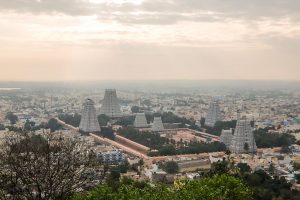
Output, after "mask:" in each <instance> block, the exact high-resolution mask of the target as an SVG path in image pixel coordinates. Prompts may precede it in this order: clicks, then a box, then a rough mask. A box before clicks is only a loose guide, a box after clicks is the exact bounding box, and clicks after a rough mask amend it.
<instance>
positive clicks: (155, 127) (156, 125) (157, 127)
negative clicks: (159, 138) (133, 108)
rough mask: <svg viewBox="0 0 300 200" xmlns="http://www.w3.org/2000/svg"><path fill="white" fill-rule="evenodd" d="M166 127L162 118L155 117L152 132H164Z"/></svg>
mask: <svg viewBox="0 0 300 200" xmlns="http://www.w3.org/2000/svg"><path fill="white" fill-rule="evenodd" d="M164 129H165V128H164V125H163V123H162V120H161V117H154V120H153V124H152V131H154V132H159V131H163V130H164Z"/></svg>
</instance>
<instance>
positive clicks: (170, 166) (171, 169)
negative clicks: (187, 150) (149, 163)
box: [163, 161, 179, 174]
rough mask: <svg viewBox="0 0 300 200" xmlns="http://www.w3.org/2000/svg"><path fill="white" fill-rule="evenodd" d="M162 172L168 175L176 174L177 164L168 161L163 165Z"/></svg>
mask: <svg viewBox="0 0 300 200" xmlns="http://www.w3.org/2000/svg"><path fill="white" fill-rule="evenodd" d="M163 168H164V170H165V171H166V172H167V173H169V174H176V173H178V171H179V167H178V164H177V162H175V161H168V162H166V163H165V164H164V165H163Z"/></svg>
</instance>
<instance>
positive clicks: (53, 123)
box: [46, 118, 62, 132]
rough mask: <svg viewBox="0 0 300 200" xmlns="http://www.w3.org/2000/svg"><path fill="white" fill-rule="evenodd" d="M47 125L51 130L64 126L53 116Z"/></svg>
mask: <svg viewBox="0 0 300 200" xmlns="http://www.w3.org/2000/svg"><path fill="white" fill-rule="evenodd" d="M46 127H47V128H49V129H50V131H51V132H54V131H57V130H60V129H61V128H62V126H61V125H60V124H59V123H58V122H57V120H56V119H54V118H51V119H50V120H49V121H48V123H47V125H46Z"/></svg>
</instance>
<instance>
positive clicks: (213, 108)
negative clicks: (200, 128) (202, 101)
mask: <svg viewBox="0 0 300 200" xmlns="http://www.w3.org/2000/svg"><path fill="white" fill-rule="evenodd" d="M217 121H222V116H221V112H220V106H219V102H218V101H217V100H213V101H212V102H211V103H210V104H209V108H208V111H207V115H206V118H205V125H206V126H209V127H214V125H215V123H216V122H217Z"/></svg>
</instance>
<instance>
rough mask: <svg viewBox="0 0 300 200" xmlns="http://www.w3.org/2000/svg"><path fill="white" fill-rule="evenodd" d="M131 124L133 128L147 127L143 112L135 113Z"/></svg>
mask: <svg viewBox="0 0 300 200" xmlns="http://www.w3.org/2000/svg"><path fill="white" fill-rule="evenodd" d="M133 125H134V127H135V128H145V127H148V123H147V119H146V115H145V113H137V114H136V116H135V120H134V123H133Z"/></svg>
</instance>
